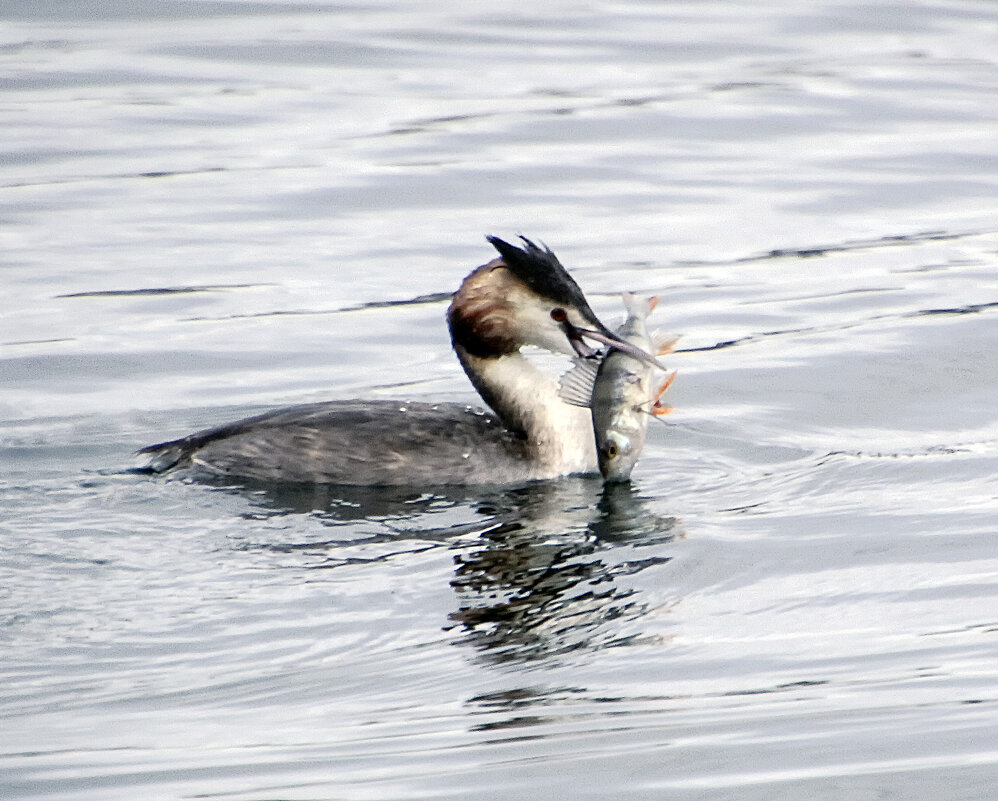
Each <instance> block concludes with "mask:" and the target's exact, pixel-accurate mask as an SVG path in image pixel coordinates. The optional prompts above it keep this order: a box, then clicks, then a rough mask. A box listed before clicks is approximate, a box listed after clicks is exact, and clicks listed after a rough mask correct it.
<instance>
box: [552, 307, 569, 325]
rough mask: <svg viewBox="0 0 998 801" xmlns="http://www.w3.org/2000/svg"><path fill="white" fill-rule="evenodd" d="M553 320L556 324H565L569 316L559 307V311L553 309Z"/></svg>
mask: <svg viewBox="0 0 998 801" xmlns="http://www.w3.org/2000/svg"><path fill="white" fill-rule="evenodd" d="M551 319H552V320H554V321H555V322H556V323H563V322H565V320H567V319H568V314H567V313H566V312H565V310H564V309H562V308H561V307H560V306H559V307H558V308H557V309H551Z"/></svg>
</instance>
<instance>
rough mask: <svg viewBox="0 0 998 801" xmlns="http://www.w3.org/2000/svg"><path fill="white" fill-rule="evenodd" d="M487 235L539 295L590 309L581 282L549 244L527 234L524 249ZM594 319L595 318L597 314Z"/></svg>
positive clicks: (503, 257) (505, 260) (518, 275)
mask: <svg viewBox="0 0 998 801" xmlns="http://www.w3.org/2000/svg"><path fill="white" fill-rule="evenodd" d="M485 238H486V239H487V240H488V241H489V242H490V243H491V245H492V247H494V248H495V249H496V250H498V251H499V255H500V256H502V260H503V262H505V264H506V267H508V268H509V270H510V272H512V273H513V274H514V275H515V276H516V277H517V278H519V279H520V280H521V281H523V282H524V283H525V284H526V285H527V286H529V287H530V288H531V289H532V290H534V292H536V293H537V294H538V295H541V296H542V297H545V298H549V299H550V300H553V301H555V302H556V303H561V304H564V305H567V306H575V307H577V308H579V309H581V310H584V311H589V304H588V303H587V302H586V298H585V296H584V295H583V294H582V290H581V289H579V285H578V284H576V283H575V280H574V279H573V278H572V276H570V275H569V274H568V271H567V270H566V269H565V268H564V267H563V266H562V265H561V262H560V261H558V257H557V256H555V255H554V253H552V252H551V249H550V248H548V247H547V246H546V245H545V246H544V247H543V248H540V247H538V246H537V245H535V244H534V243H533V242H531V241H530V240H529V239H527V237H525V236H521V237H520V239H521V241H522V242H523V245H524V247H523V248H518V247H516V245H511V244H510V243H509V242H505V241H503V240H502V239H500V238H499V237H497V236H486V237H485ZM590 314H592V312H591V311H590ZM593 318H594V319H595V315H594V316H593Z"/></svg>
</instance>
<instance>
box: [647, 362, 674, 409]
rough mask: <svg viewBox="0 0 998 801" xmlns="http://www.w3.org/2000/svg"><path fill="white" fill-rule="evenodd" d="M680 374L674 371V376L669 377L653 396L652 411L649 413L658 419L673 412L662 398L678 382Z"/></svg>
mask: <svg viewBox="0 0 998 801" xmlns="http://www.w3.org/2000/svg"><path fill="white" fill-rule="evenodd" d="M678 372H679V371H678V370H673V372H672V375H670V376H669V377H667V378H666V379H665V381H663V382H662V383H661V384H660V385H659V388H658V389H656V390H655V394H654V395H653V396H652V399H651V409H650V410H649V411H651V413H652V414H653V415H655V416H656V417H660V416H661V415H663V414H668V413H669V412H671V411H672V407H671V406H669V405H668V404H665V403H662V396H663V395H664V394H665V391H666V390H667V389H668V388H669V387H671V386H672V382H673V381H675V380H676V375H677V374H678Z"/></svg>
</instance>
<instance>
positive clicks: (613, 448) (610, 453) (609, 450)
mask: <svg viewBox="0 0 998 801" xmlns="http://www.w3.org/2000/svg"><path fill="white" fill-rule="evenodd" d="M606 455H607V458H608V459H612V458H613V457H614V456H616V455H617V444H616V443H615V442H610V443H608V444H607V446H606Z"/></svg>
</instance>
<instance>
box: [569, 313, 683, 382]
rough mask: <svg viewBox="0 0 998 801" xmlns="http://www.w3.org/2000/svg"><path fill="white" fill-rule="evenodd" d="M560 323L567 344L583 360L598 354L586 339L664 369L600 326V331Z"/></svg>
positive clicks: (642, 352) (663, 367) (655, 361)
mask: <svg viewBox="0 0 998 801" xmlns="http://www.w3.org/2000/svg"><path fill="white" fill-rule="evenodd" d="M560 322H561V325H562V328H564V330H565V335H566V336H567V337H568V341H569V343H571V345H572V349H573V350H574V351H575V352H576V353H577V354H578V355H579V356H581V357H582V358H583V359H592V358H594V357H596V356H598V355H599V352H598V351H596V350H594V349H593V348H592V347H591V346H590V345H589V344H588V343H587V342H586V341H585V339H584V337H588V338H589V339H594V340H596V341H597V342H601V343H602V344H604V345H606V346H608V347H610V348H613V349H614V350H619V351H621V352H622V353H626V354H627V355H628V356H633V357H634V358H635V359H638V360H639V361H642V362H644V363H645V364H650V365H651V366H652V367H657V368H658V369H659V370H665V369H666V368H665V366H664V365H662V364H660V363H659V362H658V360H657V359H656V358H655V357H654V356H652V355H651V354H650V353H645V352H644V351H643V350H641V348H639V347H637V346H636V345H632V344H631V343H630V342H627V341H626V340H623V339H621V338H620V337H618V336H617V335H616V334H614V333H613V332H612V331H610V330H608V329H606V328H603V327H602V326H600V329H593V328H580V327H579V326H576V325H573V324H572V323H570V322H569V321H568V320H561V321H560Z"/></svg>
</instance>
